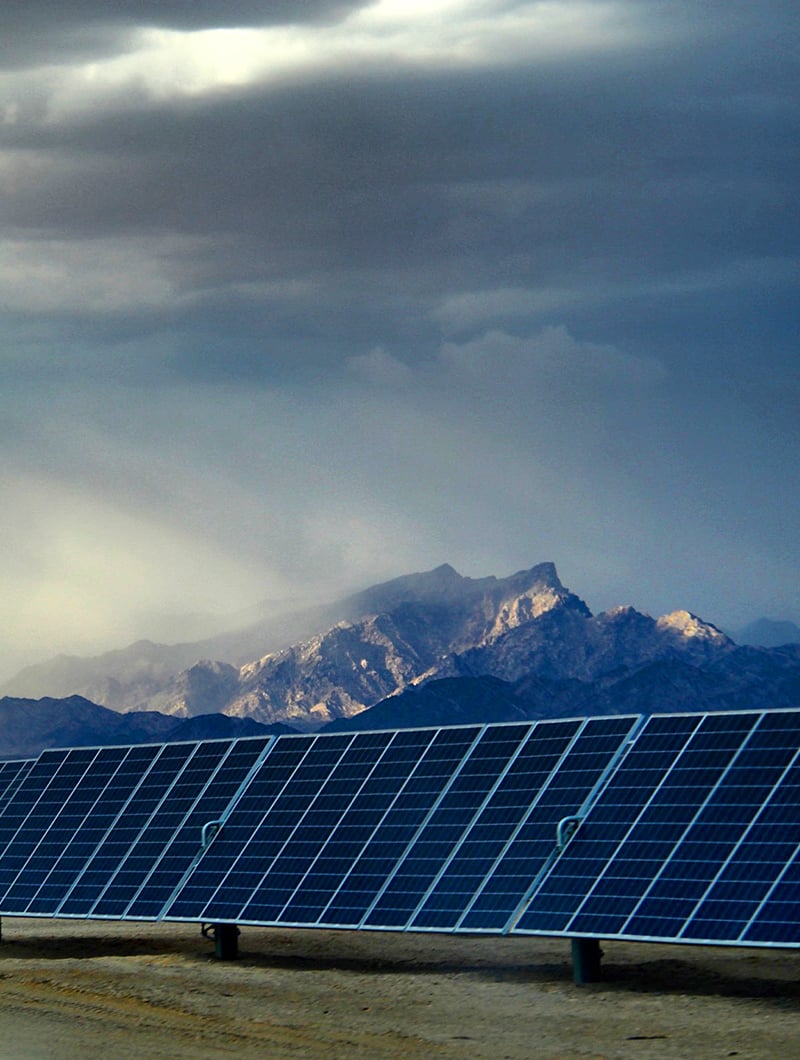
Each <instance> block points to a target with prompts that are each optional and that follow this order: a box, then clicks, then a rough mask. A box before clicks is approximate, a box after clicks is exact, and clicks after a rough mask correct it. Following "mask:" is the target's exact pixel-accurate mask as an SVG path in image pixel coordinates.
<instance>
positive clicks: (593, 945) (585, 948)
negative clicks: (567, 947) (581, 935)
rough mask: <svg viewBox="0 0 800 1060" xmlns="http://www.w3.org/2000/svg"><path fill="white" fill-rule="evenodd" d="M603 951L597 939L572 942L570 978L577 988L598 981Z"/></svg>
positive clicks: (574, 940)
mask: <svg viewBox="0 0 800 1060" xmlns="http://www.w3.org/2000/svg"><path fill="white" fill-rule="evenodd" d="M602 957H603V951H602V950H601V949H600V943H599V942H598V940H597V939H573V940H572V976H573V979H574V981H575V983H576V984H577V985H578V986H582V985H583V984H584V983H596V982H597V981H598V980H599V979H600V961H601V959H602Z"/></svg>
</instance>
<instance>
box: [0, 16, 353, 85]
mask: <svg viewBox="0 0 800 1060" xmlns="http://www.w3.org/2000/svg"><path fill="white" fill-rule="evenodd" d="M356 7H358V3H357V0H349V2H348V0H302V2H300V3H298V2H297V0H270V2H269V3H265V2H264V0H227V2H222V0H163V2H162V0H74V2H73V0H63V2H59V3H58V4H52V3H49V2H48V0H31V2H30V3H27V2H26V0H8V2H6V3H4V4H3V8H2V12H0V63H2V64H3V66H6V67H11V68H19V67H24V66H26V65H28V64H31V63H33V64H37V63H64V62H66V61H69V60H86V59H89V58H91V57H92V56H102V55H103V54H108V53H111V54H114V53H116V52H118V51H121V52H125V51H127V50H128V49H129V48H130V47H131V46H132V41H131V32H132V31H133V30H136V29H137V28H140V27H143V26H145V27H159V28H162V29H173V30H185V31H191V30H203V29H221V28H226V27H242V26H265V25H266V26H269V25H282V24H284V25H285V24H287V23H289V24H298V23H299V24H308V23H311V24H314V23H323V24H324V23H325V22H329V21H332V20H336V19H338V18H340V17H341V16H342V15H343V14H345V13H346V12H347V11H348V10H352V9H354V8H356Z"/></svg>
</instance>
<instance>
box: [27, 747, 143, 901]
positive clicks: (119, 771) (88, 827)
mask: <svg viewBox="0 0 800 1060" xmlns="http://www.w3.org/2000/svg"><path fill="white" fill-rule="evenodd" d="M161 747H162V745H160V744H138V745H133V746H129V747H117V748H101V749H99V750H100V752H105V753H108V754H114V753H116V752H119V753H120V754H121V755H122V757H121V759H120V761H119V762H118V764H117V767H116V770H115V772H114V775H113V777H111V778H110V779H109V782H108V783H107V785H106V786H105V791H104V795H103V798H102V800H100V799H98V800H97V802H96V803H95V804H94V807H93V812H92V813H91V814H90V815H88V816H87V817H85V818H84V821H83V824H82V826H81V827H80V828H76V829H75V830H74V831H73V834H72V836H70V837H69V838H67V839H66V840H65V842H64V843H63V848H62V851H61V854H60V856H59V857H58V858H57V859H55V860H54V861H53V863H52V865H51V866H50V869H49V872H48V873H47V875H46V877H45V879H43V881H42V883H41V885H40V887H39V890H38V891H37V894H36V896H35V898H34V899H32V900H31V903H30V905H29V906H28V909H27V915H29V916H35V915H42V916H57V915H63V914H62V911H61V907H62V906H63V904H64V902H65V900H66V899H67V897H68V896H69V894H70V893H71V891H72V889H73V888H74V887H75V885H76V884H77V882H78V881H79V879H80V876H81V874H82V872H83V870H84V868H85V866H86V864H87V863H88V862H89V861H90V860H91V859H92V857H93V856H94V854H95V853H96V851H97V850H98V849H99V848H100V847H101V846H102V844H103V843H104V842H105V840H106V838H107V836H108V834H109V833H110V832H111V830H112V829H113V827H114V824H115V822H116V820H117V818H118V816H119V814H120V812H121V811H122V809H123V808H124V806H125V805H126V803H127V801H128V800H129V799H130V798H131V797H132V794H133V793H134V792H135V790H136V788H137V786H138V785H139V784H140V783H141V781H142V778H143V776H144V774H145V773H146V772H147V770H148V769H149V768H150V767H151V766H152V764H153V762H154V761H155V759H156V757H157V755H158V753H159V751H160V749H161Z"/></svg>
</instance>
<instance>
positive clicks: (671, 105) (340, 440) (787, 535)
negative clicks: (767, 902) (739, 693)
mask: <svg viewBox="0 0 800 1060" xmlns="http://www.w3.org/2000/svg"><path fill="white" fill-rule="evenodd" d="M798 28H799V26H798V18H797V9H796V3H795V0H791V2H790V0H786V2H783V0H762V2H761V3H758V4H754V3H752V0H747V2H745V0H725V2H721V0H719V2H717V0H704V2H701V3H698V2H697V0H691V2H689V0H670V2H665V0H664V2H660V0H609V2H605V0H547V2H525V0H425V2H422V0H407V2H401V0H378V2H374V3H368V2H358V0H304V2H301V0H278V2H272V3H267V2H256V0H220V2H217V0H191V2H190V0H136V2H122V0H59V3H53V0H47V2H44V0H20V2H16V0H4V3H3V7H2V13H0V311H1V313H2V316H1V317H0V321H1V322H2V327H1V328H0V402H1V406H0V441H1V442H2V478H1V479H0V482H2V505H0V523H1V524H2V532H1V536H0V540H1V541H2V549H1V550H0V592H2V600H3V605H2V612H3V617H2V619H1V620H0V676H11V674H13V673H14V672H16V670H18V669H19V668H20V667H21V666H22V665H25V664H27V663H30V662H33V661H36V660H38V659H43V658H48V657H50V656H52V655H54V654H56V653H57V652H72V653H79V654H89V653H93V652H97V651H101V650H107V649H109V648H115V647H121V646H123V645H124V644H126V643H128V642H130V641H131V640H133V639H135V638H137V637H139V636H151V637H153V639H173V640H182V639H191V638H190V636H189V634H190V633H191V632H192V631H193V630H194V629H195V623H194V621H193V620H192V619H191V618H190V617H188V616H192V615H197V614H207V613H218V614H227V613H232V612H235V611H237V610H238V609H240V608H244V607H247V606H248V605H251V604H254V603H255V602H257V601H261V600H273V601H281V602H282V603H281V604H280V605H278V604H277V603H276V607H278V606H283V605H284V604H285V603H286V602H288V601H310V600H318V601H322V600H331V599H334V598H336V597H338V596H340V595H342V594H344V593H346V592H350V591H354V590H356V589H360V588H364V587H366V586H368V585H371V584H374V583H376V582H378V581H382V580H386V579H388V578H392V577H395V576H397V575H401V574H406V573H410V572H412V571H420V570H426V569H430V568H432V567H435V566H437V565H439V564H440V563H445V562H447V563H450V564H452V565H453V566H454V567H456V569H457V570H459V571H460V572H461V573H462V574H465V575H469V576H471V577H483V576H485V575H488V574H495V575H497V576H505V575H508V574H510V573H512V572H514V571H517V570H520V569H523V568H527V567H531V566H533V565H534V564H536V563H539V562H543V561H552V562H554V563H555V564H556V566H557V568H558V571H559V574H560V576H561V579H562V581H563V582H564V583H565V584H566V585H568V586H569V587H570V588H571V589H573V591H575V592H576V593H578V595H580V596H582V597H583V598H584V599H585V600H586V601H587V603H588V604H589V606H590V607H591V608H592V609H593V610H594V611H599V610H602V609H604V608H607V607H611V606H614V605H618V604H632V605H634V606H636V607H637V608H639V609H640V610H643V611H646V612H648V613H650V614H653V615H659V614H662V613H666V612H668V611H672V610H674V609H677V608H685V609H687V610H690V611H693V612H694V613H696V614H699V615H700V616H702V617H703V618H705V619H707V620H708V621H712V622H715V623H716V624H717V625H720V626H722V627H723V628H736V627H738V626H740V625H742V624H744V623H746V622H748V621H750V620H751V619H754V618H757V617H759V616H762V615H765V616H768V617H772V618H776V619H790V620H794V621H798V620H800V597H799V595H798V572H800V547H799V546H800V501H799V500H798V497H799V496H800V490H799V489H798V484H799V483H800V474H798V472H799V471H800V466H799V465H800V457H799V456H798V454H799V453H800V438H799V437H798V434H800V358H798V333H799V331H800V329H799V328H798V309H799V307H800V298H799V297H798V278H799V277H800V273H799V272H798V259H799V258H800V254H799V253H798V245H799V243H800V240H799V239H798V236H799V235H800V217H799V216H798V198H799V197H798V188H799V187H800V181H798V177H800V150H798V144H799V143H800V135H798V134H799V133H800V130H799V129H798V124H799V123H798V111H799V110H800V92H798V87H799V86H798V81H800V77H799V76H798V63H797V55H798V53H799V51H800V49H799V48H798V44H799V43H800V42H799V41H798V36H800V33H798ZM168 616H173V617H172V618H169V617H168ZM180 616H186V617H183V618H181V617H180ZM182 634H184V635H183V636H182Z"/></svg>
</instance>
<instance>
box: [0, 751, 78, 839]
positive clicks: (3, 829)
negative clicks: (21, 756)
mask: <svg viewBox="0 0 800 1060" xmlns="http://www.w3.org/2000/svg"><path fill="white" fill-rule="evenodd" d="M66 755H67V751H60V752H49V753H43V754H42V755H40V756H39V758H38V759H37V760H36V762H34V764H33V766H32V767H31V769H30V771H29V772H28V774H27V776H26V777H25V779H24V780H23V781H22V783H21V784H20V786H19V788H18V789H17V791H16V793H15V797H14V799H13V800H12V801H11V802H10V803H9V804H8V805H7V806H6V809H5V811H4V812H3V814H2V816H0V857H2V855H4V854H5V853H6V851H7V850H8V848H9V846H10V845H11V843H12V841H13V839H14V836H15V835H16V834H17V832H18V831H19V829H20V827H21V826H22V825H23V824H24V822H25V821H26V820H27V818H28V817H29V815H30V814H31V812H32V810H33V809H34V808H35V807H36V806H37V805H38V803H39V801H40V800H41V799H42V798H43V797H44V796H45V794H46V792H47V789H48V787H49V786H50V783H51V782H52V780H53V778H54V776H55V774H56V773H57V771H58V769H59V767H60V766H61V764H62V763H63V761H64V759H65V757H66Z"/></svg>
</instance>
